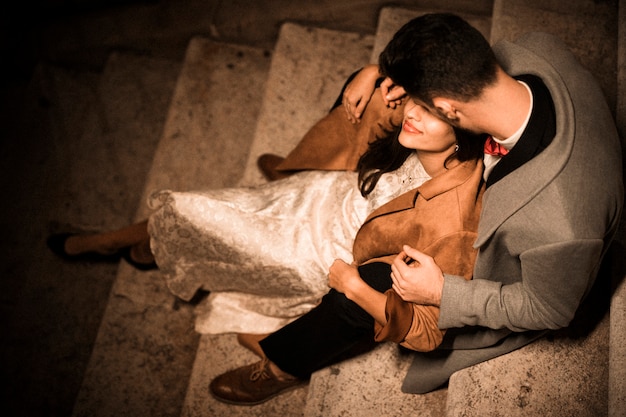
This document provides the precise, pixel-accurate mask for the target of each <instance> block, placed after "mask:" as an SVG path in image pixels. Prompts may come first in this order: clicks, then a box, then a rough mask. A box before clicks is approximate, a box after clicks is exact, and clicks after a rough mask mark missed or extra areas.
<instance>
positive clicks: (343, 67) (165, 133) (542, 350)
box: [73, 0, 626, 417]
mask: <svg viewBox="0 0 626 417" xmlns="http://www.w3.org/2000/svg"><path fill="white" fill-rule="evenodd" d="M463 3H464V2H463V1H459V2H458V5H456V4H455V2H454V1H450V2H447V4H448V5H449V6H447V7H448V8H447V9H446V10H448V11H453V12H456V13H459V14H461V15H463V16H465V17H466V18H467V19H468V20H469V21H470V22H471V23H472V24H474V25H475V26H476V27H477V28H479V29H480V30H481V31H482V32H483V33H484V34H485V36H487V37H488V38H490V39H491V40H492V41H496V40H498V39H502V38H514V37H515V36H516V35H518V34H519V33H521V32H524V31H527V30H544V31H550V32H553V33H555V34H557V35H558V36H560V37H561V38H562V39H563V40H564V41H565V42H566V43H568V44H570V46H571V47H572V48H573V50H574V52H575V53H576V54H577V55H578V56H579V58H580V60H581V61H582V62H583V63H585V65H587V66H588V67H589V68H590V69H591V70H592V71H593V72H594V73H595V74H596V76H597V77H598V78H599V80H600V82H601V85H602V87H603V89H604V91H605V94H606V95H607V97H608V100H609V103H610V104H611V106H612V108H614V109H616V113H615V114H616V119H617V121H618V125H619V128H620V133H621V134H622V136H623V137H624V134H625V133H626V120H625V119H624V117H625V116H624V114H626V110H625V107H626V106H625V104H624V101H625V96H626V89H625V87H624V86H625V85H626V83H625V80H624V74H625V73H626V68H625V63H624V56H626V50H625V49H626V35H625V33H626V26H625V25H624V15H625V13H626V12H625V10H624V9H625V8H626V1H625V0H620V1H619V5H618V1H617V0H614V1H605V2H597V1H592V0H577V1H574V2H569V3H568V4H567V5H562V3H561V2H560V1H558V0H543V1H522V0H506V1H505V0H495V1H494V7H493V14H492V15H472V14H471V13H469V12H468V13H464V10H467V9H464V8H463ZM455 6H456V7H455ZM618 6H619V7H618ZM429 11H433V10H432V9H427V10H426V9H417V8H416V9H398V8H384V9H382V10H381V12H380V17H379V22H378V30H377V33H376V35H375V36H372V35H363V34H358V33H351V32H345V31H337V30H330V29H325V28H319V27H312V26H306V25H303V24H297V23H289V22H288V23H285V24H283V25H282V27H281V30H280V36H279V38H278V41H277V43H276V45H275V47H274V49H273V51H271V52H268V51H266V50H263V49H260V48H255V47H250V46H243V45H237V44H230V43H223V42H217V41H214V40H211V39H209V38H204V37H196V38H193V39H192V40H191V42H190V43H189V44H188V45H187V50H186V54H185V58H184V61H183V63H182V66H181V67H180V71H179V73H178V76H177V81H176V84H175V85H172V91H171V100H170V104H169V110H168V111H167V113H165V112H163V111H162V110H161V111H160V112H155V113H154V117H155V119H158V120H153V123H154V125H157V126H163V129H162V133H160V135H159V138H160V139H159V140H158V144H157V143H156V142H155V143H154V146H153V147H151V148H147V149H146V148H142V149H132V144H131V143H132V141H131V140H128V142H126V141H123V142H124V143H126V145H123V146H128V147H130V149H128V150H127V151H126V152H124V153H123V155H126V157H127V158H130V157H132V156H133V154H141V155H143V157H142V159H143V160H145V159H146V158H147V157H146V156H145V154H144V153H145V152H152V150H153V149H154V151H153V152H154V157H153V159H152V163H151V169H150V170H149V173H148V175H147V177H146V179H145V185H143V187H141V186H139V187H140V189H141V188H143V191H140V195H141V196H142V200H141V201H145V199H146V197H147V196H148V195H149V193H150V192H152V191H154V190H157V189H162V188H171V189H177V190H188V189H198V188H217V187H227V186H236V185H251V184H257V183H260V182H262V181H263V179H262V177H261V175H260V174H259V172H258V171H257V169H256V164H255V161H256V158H257V156H258V155H260V154H262V153H264V152H274V153H279V154H286V153H287V152H288V151H289V150H290V149H291V148H292V147H293V146H294V145H295V143H297V141H298V139H299V138H300V137H301V136H302V135H303V134H304V132H306V131H307V130H308V128H309V127H310V126H311V125H312V124H313V123H314V122H315V121H316V120H318V119H319V118H320V117H321V116H322V115H323V114H324V113H325V112H326V111H327V110H328V108H329V106H330V104H331V103H332V102H333V100H334V99H335V97H336V95H337V93H338V91H339V89H340V87H341V85H342V83H343V81H344V80H345V78H346V77H347V76H348V75H349V74H350V73H352V72H353V71H354V70H355V69H358V68H359V67H361V66H362V65H364V64H366V63H368V62H370V61H373V60H375V57H376V56H377V55H378V53H379V52H380V50H381V49H382V47H383V46H384V45H385V43H386V42H387V40H388V39H389V38H390V36H391V35H392V34H393V33H394V32H395V30H397V28H399V27H400V26H401V25H402V24H403V23H404V22H405V21H407V20H409V19H410V18H412V17H414V16H416V15H418V14H421V13H424V12H429ZM616 51H617V52H616ZM134 60H136V58H134V57H132V56H127V55H125V54H116V55H113V56H111V58H110V60H109V62H108V65H107V70H106V71H105V72H104V74H103V75H102V81H101V82H100V86H101V88H103V89H111V90H114V89H117V91H118V92H119V94H118V95H112V98H111V100H112V101H105V102H104V103H102V104H103V105H102V106H101V108H102V109H103V112H104V114H105V116H106V117H104V119H105V120H109V121H111V123H115V120H116V119H115V117H114V115H115V114H121V112H122V111H124V110H125V111H126V113H128V109H131V113H132V111H134V112H135V114H137V109H135V108H134V107H132V102H129V101H128V100H129V99H130V98H132V97H135V96H136V91H135V90H132V89H128V90H126V91H124V90H123V89H124V88H125V86H126V84H124V83H122V82H120V81H119V80H118V78H116V77H123V76H124V71H128V70H127V69H125V67H124V66H123V65H122V64H123V63H125V62H131V61H134ZM155 65H156V66H157V67H158V65H157V63H154V62H152V61H150V62H143V63H140V64H139V65H136V64H135V66H133V67H132V68H133V70H134V71H136V72H135V73H136V74H145V73H144V72H143V70H142V69H141V67H143V68H154V67H155ZM161 65H163V66H166V67H167V68H168V69H167V71H166V70H165V69H164V71H166V72H168V73H169V74H171V72H172V71H173V68H175V69H176V70H177V69H178V67H177V64H175V63H167V65H166V64H164V63H162V64H161ZM616 74H617V76H616ZM139 78H141V77H139ZM145 81H146V80H138V81H137V84H141V83H142V82H144V83H145ZM126 87H128V86H126ZM120 89H122V90H120ZM99 97H107V96H106V95H100V96H99ZM101 100H105V99H101ZM148 101H149V100H147V101H146V103H147V102H148ZM132 109H134V110H132ZM149 112H150V110H149V108H148V113H149ZM149 122H150V120H144V118H141V117H135V118H133V119H132V120H125V123H126V124H127V126H129V127H128V128H127V130H126V132H127V133H126V135H127V136H121V137H123V138H130V136H131V135H132V134H140V132H142V131H143V130H142V129H143V128H144V127H141V128H140V127H138V126H137V124H139V123H143V124H142V126H145V125H146V124H149ZM104 131H106V126H105V128H104ZM122 163H123V165H124V166H126V167H127V168H128V169H131V170H133V169H134V170H135V171H131V172H134V174H132V175H131V177H133V178H143V177H141V176H140V174H139V173H137V172H136V170H137V166H133V163H132V161H131V160H130V159H129V160H127V161H122ZM94 182H96V181H94ZM94 192H97V191H96V190H94ZM131 205H132V203H131ZM148 215H149V211H148V210H147V208H146V207H145V206H144V205H140V208H139V209H138V210H137V212H136V213H135V214H134V216H132V219H133V220H141V219H144V218H145V217H146V216H148ZM110 223H113V222H109V223H107V224H106V225H110ZM625 243H626V230H625V229H624V227H622V230H621V232H620V236H619V239H618V244H619V245H617V246H616V248H615V251H614V253H615V255H616V256H615V257H614V258H615V261H614V268H613V271H614V272H615V271H617V272H618V273H613V274H611V275H609V276H610V277H612V278H613V286H612V288H613V289H614V294H613V297H612V300H611V311H610V313H608V312H607V313H606V314H599V315H598V316H599V322H598V323H593V324H594V325H593V326H591V329H590V330H589V331H587V332H584V334H583V336H580V337H576V336H573V335H571V334H565V335H564V336H562V337H557V338H552V339H546V340H541V341H539V342H537V343H535V344H532V345H530V346H528V347H526V348H524V349H521V350H519V351H516V352H513V353H511V354H509V355H505V356H502V357H500V358H496V359H494V360H491V361H488V362H485V363H483V364H479V365H477V366H474V367H471V368H468V369H466V370H463V371H460V372H458V373H456V374H455V375H453V377H452V378H451V380H450V384H449V386H448V387H447V388H443V389H440V390H437V391H435V392H433V393H429V394H427V395H406V394H402V393H401V392H400V385H401V382H402V378H403V376H404V374H405V372H406V368H407V367H408V365H409V363H410V358H409V357H407V356H404V355H403V354H401V353H400V351H399V350H398V349H397V348H396V347H395V346H394V345H392V344H384V345H381V346H380V347H379V348H377V349H376V350H374V351H373V352H371V353H369V354H367V355H364V356H362V357H358V358H355V359H352V360H349V361H346V362H344V363H341V364H338V365H336V366H333V367H329V368H327V369H323V370H321V371H319V372H317V373H316V374H314V375H313V377H312V380H311V383H310V384H309V385H308V386H306V387H303V388H300V389H297V390H294V391H292V392H290V393H288V394H286V395H284V396H280V397H277V398H275V399H273V400H271V401H268V402H267V403H265V404H262V405H259V406H255V407H235V406H229V405H225V404H222V403H220V402H218V401H215V400H214V399H213V398H211V396H210V395H209V394H208V391H207V384H208V382H209V381H210V379H211V378H212V377H214V376H216V375H218V374H220V373H222V372H224V371H226V370H228V369H231V368H233V367H236V366H240V365H243V364H246V363H249V362H251V361H253V360H255V358H254V356H253V355H252V354H251V353H250V352H248V351H247V350H245V349H243V348H241V347H240V346H238V345H237V343H236V340H235V337H234V336H233V335H217V336H216V335H202V336H199V335H198V333H196V332H195V331H194V328H193V323H194V315H196V314H201V313H202V309H203V303H202V299H199V300H198V301H194V302H192V303H182V302H180V301H178V300H177V299H176V298H174V297H173V296H172V295H171V294H170V293H169V292H168V291H167V289H166V287H165V285H164V282H163V280H162V279H161V278H160V276H159V273H158V271H154V272H138V271H135V270H133V269H132V268H131V267H130V266H128V265H126V264H124V263H122V264H121V265H120V267H119V270H118V272H117V276H116V277H115V280H114V283H113V286H112V289H111V292H110V295H109V299H108V303H107V306H106V310H105V311H104V315H103V317H102V322H101V325H100V329H99V332H98V335H97V338H96V343H95V346H94V349H93V352H92V355H91V358H90V360H89V363H88V365H87V369H86V370H85V376H84V380H83V382H82V386H81V387H80V389H79V391H78V395H77V398H76V402H75V406H74V410H73V415H74V416H103V417H104V416H114V415H115V416H184V417H194V416H306V417H313V416H355V417H356V416H374V415H380V416H396V415H398V416H400V415H402V416H405V415H420V416H501V415H511V416H517V415H546V416H548V415H549V416H571V415H576V416H602V415H610V416H612V417H614V416H621V415H626V383H625V382H624V381H625V380H626V364H625V358H626V352H625V348H624V347H623V346H624V345H625V344H626V343H624V342H626V340H625V337H626V336H625V333H624V332H625V329H626V317H625V311H626V302H625V300H626V288H625V285H624V284H623V283H622V278H623V277H624V273H623V272H624V269H623V268H622V267H621V264H620V263H619V260H620V259H619V258H620V256H619V255H620V253H623V245H624V244H625ZM620 249H621V251H620ZM600 310H601V309H600ZM601 312H603V310H601Z"/></svg>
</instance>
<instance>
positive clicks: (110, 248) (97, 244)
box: [65, 220, 150, 256]
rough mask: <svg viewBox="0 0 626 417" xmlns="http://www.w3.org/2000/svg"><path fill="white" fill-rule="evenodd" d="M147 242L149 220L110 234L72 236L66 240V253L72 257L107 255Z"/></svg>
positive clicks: (148, 239) (148, 237) (148, 238)
mask: <svg viewBox="0 0 626 417" xmlns="http://www.w3.org/2000/svg"><path fill="white" fill-rule="evenodd" d="M146 241H147V242H149V241H150V236H149V235H148V221H147V220H145V221H142V222H139V223H135V224H131V225H129V226H125V227H123V228H121V229H118V230H113V231H109V232H101V233H83V234H76V235H72V236H70V237H68V238H67V239H66V240H65V252H66V253H67V254H68V255H71V256H72V255H80V254H82V253H86V252H96V253H102V254H107V253H114V252H117V251H118V250H120V249H122V248H127V247H130V246H134V245H142V244H143V245H145V242H146Z"/></svg>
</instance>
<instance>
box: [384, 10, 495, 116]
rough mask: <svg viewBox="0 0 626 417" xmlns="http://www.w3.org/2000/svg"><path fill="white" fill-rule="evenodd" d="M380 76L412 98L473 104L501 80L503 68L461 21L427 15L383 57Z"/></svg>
mask: <svg viewBox="0 0 626 417" xmlns="http://www.w3.org/2000/svg"><path fill="white" fill-rule="evenodd" d="M379 66H380V69H381V72H382V73H383V74H384V75H385V76H387V77H389V78H390V79H391V80H393V81H394V83H396V84H398V85H400V86H402V87H403V88H404V90H405V91H406V92H407V94H408V95H409V96H411V97H414V98H417V99H419V100H421V101H422V102H424V103H426V104H428V105H431V106H432V105H433V102H432V100H433V98H434V97H448V98H453V99H456V100H460V101H469V100H470V99H475V98H477V97H479V96H480V94H481V92H482V91H483V89H484V88H485V87H486V86H488V85H489V84H491V83H493V82H494V81H495V79H496V70H497V67H498V63H497V61H496V58H495V55H494V54H493V51H492V50H491V46H490V45H489V42H487V40H486V39H485V38H484V36H483V35H482V34H481V33H480V32H479V31H478V30H477V29H475V28H474V27H472V26H471V25H470V24H469V23H467V22H466V21H465V20H463V19H462V18H460V17H458V16H456V15H453V14H448V13H437V14H427V15H423V16H420V17H417V18H415V19H413V20H411V21H410V22H408V23H407V24H405V25H404V26H403V27H402V28H401V29H400V30H399V31H398V32H397V33H396V34H395V35H394V37H393V39H392V40H391V41H390V42H389V44H388V45H387V47H386V48H385V49H384V50H383V52H382V53H381V54H380V57H379Z"/></svg>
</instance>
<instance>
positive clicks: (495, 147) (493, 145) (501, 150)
mask: <svg viewBox="0 0 626 417" xmlns="http://www.w3.org/2000/svg"><path fill="white" fill-rule="evenodd" d="M484 152H485V153H486V154H488V155H494V156H500V157H502V156H504V155H506V154H507V153H509V151H508V150H507V149H506V148H505V147H504V146H502V145H500V144H499V143H498V142H496V141H495V140H493V138H492V137H491V136H489V137H488V138H487V140H486V141H485V149H484Z"/></svg>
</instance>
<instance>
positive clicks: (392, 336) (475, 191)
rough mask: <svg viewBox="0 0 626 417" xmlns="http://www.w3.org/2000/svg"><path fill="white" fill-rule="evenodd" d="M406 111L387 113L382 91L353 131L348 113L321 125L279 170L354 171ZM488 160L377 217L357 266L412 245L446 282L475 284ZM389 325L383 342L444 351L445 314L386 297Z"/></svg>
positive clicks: (360, 246)
mask: <svg viewBox="0 0 626 417" xmlns="http://www.w3.org/2000/svg"><path fill="white" fill-rule="evenodd" d="M402 118H403V107H402V106H399V107H397V108H396V109H395V110H392V109H389V108H387V107H386V106H385V104H384V103H383V101H382V98H381V95H380V93H379V92H378V90H377V91H376V92H375V93H374V95H373V96H372V100H371V101H370V103H369V104H368V107H367V110H366V111H365V112H364V114H363V117H362V120H361V122H360V123H358V124H351V123H350V122H349V121H348V119H347V117H346V114H345V111H344V109H343V108H342V107H338V108H336V109H334V110H333V111H331V112H330V113H329V114H328V115H327V116H326V117H324V118H323V119H321V120H320V121H319V122H318V123H317V124H315V125H314V126H313V127H312V128H311V129H310V130H309V131H308V132H307V134H306V135H305V136H304V137H303V139H302V140H301V141H300V143H299V144H298V145H297V146H296V148H295V149H294V150H293V151H292V152H291V153H290V154H289V155H288V156H287V157H286V158H285V160H284V161H283V162H282V163H281V164H279V165H278V166H277V168H276V169H277V170H279V171H283V172H290V171H300V170H306V169H320V170H355V169H356V166H357V162H358V160H359V157H360V156H361V155H362V154H363V153H364V152H365V151H366V150H367V146H368V144H369V143H370V142H371V141H373V140H375V139H376V138H378V137H381V136H382V135H384V134H386V133H387V132H390V131H391V130H393V129H394V128H395V127H396V126H399V125H400V124H401V123H402ZM482 172H483V164H482V160H479V161H467V162H463V163H461V164H458V165H457V166H455V167H453V168H451V169H450V170H448V171H447V172H445V173H444V174H441V175H439V176H437V177H435V178H433V179H431V180H429V181H427V182H426V183H424V184H422V186H420V187H418V188H416V189H415V190H412V191H410V192H407V193H405V194H403V195H401V196H399V197H397V198H395V199H394V200H392V201H390V202H389V203H387V204H385V205H383V206H382V207H380V208H379V209H377V210H376V211H375V212H373V213H371V214H370V216H369V217H368V218H367V220H366V221H365V223H364V224H363V225H362V227H361V229H360V230H359V231H358V233H357V236H356V240H355V242H354V248H353V253H354V259H355V261H356V262H357V263H358V264H364V263H368V262H375V261H382V262H387V263H391V261H392V260H393V258H394V257H395V256H396V255H397V254H398V253H399V252H400V251H401V250H402V245H404V244H408V245H410V246H412V247H414V248H416V249H418V250H420V251H422V252H425V253H426V254H428V255H430V256H432V257H433V258H434V259H435V261H436V262H437V264H438V265H439V266H440V267H441V269H442V270H443V271H444V272H445V273H448V274H453V275H458V276H464V277H465V278H466V279H468V280H469V279H471V276H472V270H473V266H474V261H475V258H476V254H477V252H476V250H475V249H474V248H473V247H472V245H473V243H474V240H475V239H476V230H477V228H478V218H479V214H480V209H481V199H482V195H483V192H484V188H485V187H484V184H483V181H482ZM386 296H387V303H386V317H387V324H386V325H385V326H381V325H378V324H376V340H377V341H393V342H396V343H399V344H401V345H402V346H405V347H407V348H409V349H413V350H417V351H430V350H433V349H435V348H436V347H437V346H439V344H440V343H441V341H442V339H443V335H444V331H443V330H440V329H439V328H438V326H437V321H438V319H439V308H438V307H433V306H423V305H418V304H413V303H409V302H405V301H403V300H402V299H401V298H400V297H399V296H398V294H396V292H395V291H394V290H389V291H387V292H386Z"/></svg>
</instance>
